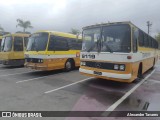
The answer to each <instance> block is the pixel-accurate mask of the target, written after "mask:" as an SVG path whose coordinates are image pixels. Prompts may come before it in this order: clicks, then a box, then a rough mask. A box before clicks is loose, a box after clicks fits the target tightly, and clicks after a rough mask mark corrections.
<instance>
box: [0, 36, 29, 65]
mask: <svg viewBox="0 0 160 120" xmlns="http://www.w3.org/2000/svg"><path fill="white" fill-rule="evenodd" d="M28 37H29V34H23V33H15V34H7V35H4V36H3V39H2V42H1V52H0V60H1V61H2V64H3V65H8V66H21V65H24V61H25V60H24V51H25V48H26V45H27V41H28Z"/></svg>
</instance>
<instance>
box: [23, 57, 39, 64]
mask: <svg viewBox="0 0 160 120" xmlns="http://www.w3.org/2000/svg"><path fill="white" fill-rule="evenodd" d="M38 60H39V59H37V58H26V62H32V63H38Z"/></svg>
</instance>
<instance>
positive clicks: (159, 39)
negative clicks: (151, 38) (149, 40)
mask: <svg viewBox="0 0 160 120" xmlns="http://www.w3.org/2000/svg"><path fill="white" fill-rule="evenodd" d="M155 39H156V40H157V41H158V44H159V47H160V33H158V35H156V36H155Z"/></svg>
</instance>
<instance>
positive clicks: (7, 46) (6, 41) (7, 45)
mask: <svg viewBox="0 0 160 120" xmlns="http://www.w3.org/2000/svg"><path fill="white" fill-rule="evenodd" d="M11 49H12V37H11V36H10V37H5V38H3V39H2V42H1V51H4V52H8V51H11Z"/></svg>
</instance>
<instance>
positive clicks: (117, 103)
mask: <svg viewBox="0 0 160 120" xmlns="http://www.w3.org/2000/svg"><path fill="white" fill-rule="evenodd" d="M154 72H155V70H153V71H152V72H151V73H150V74H149V75H147V76H146V78H144V79H143V80H142V81H141V82H139V83H138V84H137V85H135V86H134V87H133V88H132V89H131V90H130V91H128V92H127V93H126V94H125V95H124V96H122V97H121V98H120V99H119V100H117V101H116V102H115V103H114V104H113V105H111V106H110V107H109V108H108V109H107V110H106V111H113V110H114V109H116V108H117V106H118V105H120V104H121V103H122V102H123V101H124V100H125V99H126V98H127V97H128V96H129V95H130V94H132V93H133V92H134V91H135V90H136V89H137V88H138V87H139V86H140V85H141V84H142V83H144V82H145V81H146V80H147V79H148V78H149V77H150V76H151V75H152V74H153V73H154Z"/></svg>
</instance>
